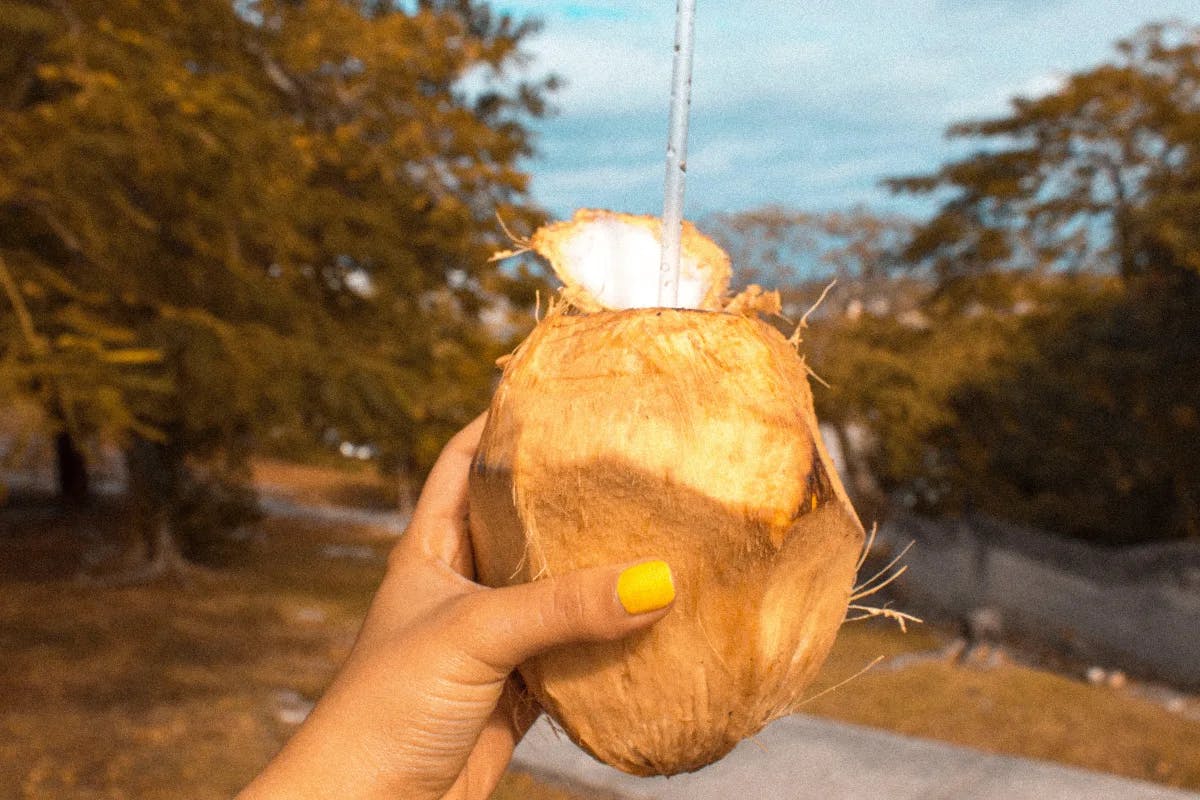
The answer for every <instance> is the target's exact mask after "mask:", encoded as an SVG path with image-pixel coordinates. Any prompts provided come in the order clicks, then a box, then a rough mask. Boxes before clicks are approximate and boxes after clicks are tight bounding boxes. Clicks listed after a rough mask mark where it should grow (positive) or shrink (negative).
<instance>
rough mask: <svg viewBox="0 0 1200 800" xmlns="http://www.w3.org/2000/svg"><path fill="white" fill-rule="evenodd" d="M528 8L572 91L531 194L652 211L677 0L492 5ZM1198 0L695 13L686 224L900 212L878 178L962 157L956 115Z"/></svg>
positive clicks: (558, 208) (551, 126)
mask: <svg viewBox="0 0 1200 800" xmlns="http://www.w3.org/2000/svg"><path fill="white" fill-rule="evenodd" d="M497 5H499V6H500V7H502V8H507V9H513V10H517V11H520V12H523V13H533V14H539V15H542V16H543V17H545V19H546V22H547V24H546V28H545V30H544V31H543V33H542V34H541V35H540V36H539V37H538V39H537V40H536V42H535V46H534V50H535V52H536V54H537V56H538V61H537V63H536V66H535V68H536V69H539V70H548V71H554V72H556V73H559V74H561V75H562V76H563V77H564V78H565V79H566V80H567V81H568V83H569V85H568V88H567V89H566V90H565V91H564V92H563V93H562V94H561V95H560V96H559V97H558V98H557V104H558V105H559V107H560V108H561V109H562V113H561V115H560V116H559V117H557V118H555V119H551V120H549V121H547V122H545V123H544V124H542V125H540V126H539V127H540V130H541V131H542V139H541V149H542V151H543V152H544V154H545V155H544V158H542V159H539V160H536V161H533V162H530V164H529V165H528V166H529V168H530V169H531V170H532V171H533V173H534V191H535V194H536V197H537V199H538V200H539V201H540V202H542V203H544V204H545V205H547V206H548V207H550V208H551V210H553V211H554V212H555V213H557V214H560V215H565V214H569V213H570V211H571V209H573V208H575V207H578V206H583V205H600V206H605V207H612V208H623V209H626V210H634V211H654V210H656V209H657V208H658V207H659V205H660V203H661V200H660V197H659V196H660V193H661V191H662V172H663V166H662V157H663V148H664V146H665V140H666V112H667V103H668V101H669V95H670V91H669V80H670V70H671V43H672V40H673V36H674V20H673V12H674V3H669V2H666V1H665V0H663V2H660V3H654V4H648V3H645V2H634V0H571V1H569V2H568V1H567V0H544V1H543V2H534V0H507V1H505V0H499V1H498V2H497ZM1172 15H1174V16H1180V17H1185V18H1189V17H1190V19H1192V20H1193V21H1200V20H1197V17H1198V16H1200V13H1198V9H1197V7H1196V5H1195V0H1045V2H1041V3H1035V2H1033V0H856V2H854V3H844V2H838V1H837V0H813V2H810V3H805V4H796V3H781V2H778V1H777V0H742V2H731V3H726V4H723V5H712V4H701V5H700V7H699V9H698V11H697V23H696V26H697V27H696V33H697V42H696V63H695V75H694V78H695V82H694V88H693V92H694V103H693V114H692V136H691V141H690V143H689V151H690V153H689V155H690V157H689V172H688V208H689V213H703V212H704V211H709V210H723V209H735V208H743V207H748V206H753V205H759V204H764V203H772V202H780V203H789V204H793V205H819V206H825V207H830V206H836V205H847V204H850V203H853V202H859V201H871V202H877V203H884V204H895V203H897V202H900V203H908V204H909V205H910V206H912V205H914V201H911V200H902V201H896V200H894V199H891V198H889V197H888V195H887V194H886V193H885V192H884V191H883V190H881V189H879V188H878V182H879V180H880V179H882V178H884V177H888V176H893V175H898V174H909V173H914V172H921V171H928V170H932V169H934V168H936V167H937V166H938V164H939V163H941V162H943V161H944V160H946V159H948V158H951V157H953V156H954V155H955V154H957V153H961V152H962V147H963V145H962V144H961V143H953V142H951V143H947V142H946V141H945V140H944V138H943V135H942V134H943V131H944V130H945V128H946V127H947V126H948V125H949V124H950V123H952V122H956V121H959V120H962V119H966V118H974V117H980V116H991V115H996V114H1001V113H1004V111H1005V110H1006V109H1007V107H1008V100H1009V98H1011V97H1012V96H1014V95H1026V96H1037V95H1039V94H1044V93H1046V92H1049V91H1053V90H1054V89H1055V88H1057V86H1058V85H1059V81H1061V80H1062V79H1063V76H1065V75H1067V74H1069V73H1070V72H1072V71H1076V70H1079V69H1081V68H1086V67H1089V66H1091V65H1094V64H1096V63H1099V62H1100V61H1102V60H1105V59H1108V58H1111V56H1112V52H1113V51H1112V47H1111V45H1112V43H1113V42H1114V41H1115V40H1116V39H1117V38H1120V37H1122V36H1126V35H1129V34H1131V33H1132V32H1133V31H1134V30H1135V29H1136V28H1137V27H1138V26H1139V25H1140V24H1142V23H1144V22H1147V21H1150V20H1152V19H1163V18H1167V17H1170V16H1172Z"/></svg>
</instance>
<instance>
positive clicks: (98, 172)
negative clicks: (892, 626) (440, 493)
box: [0, 0, 552, 495]
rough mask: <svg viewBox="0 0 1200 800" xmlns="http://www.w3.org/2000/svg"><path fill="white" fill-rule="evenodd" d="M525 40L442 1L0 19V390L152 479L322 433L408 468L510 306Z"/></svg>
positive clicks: (28, 13) (524, 203) (114, 1)
mask: <svg viewBox="0 0 1200 800" xmlns="http://www.w3.org/2000/svg"><path fill="white" fill-rule="evenodd" d="M533 31H534V28H533V26H532V25H530V24H529V23H524V22H517V21H515V20H513V19H512V18H511V17H509V16H508V15H504V14H497V13H494V12H493V11H492V10H491V9H490V7H489V6H488V5H487V4H486V3H481V2H471V1H470V0H454V1H451V0H430V1H428V2H420V3H417V4H415V6H412V7H407V8H405V7H400V6H397V5H396V4H392V3H379V2H368V1H367V0H259V1H254V0H240V1H239V2H230V1H229V0H194V2H189V3H180V2H148V0H111V1H106V2H99V1H98V0H70V1H69V2H68V0H59V1H58V2H49V3H46V2H32V1H28V2H27V1H25V0H0V36H3V37H4V39H5V41H6V47H5V48H4V51H3V54H2V55H0V87H3V88H2V89H0V259H2V263H3V265H5V268H6V272H7V273H8V274H9V275H10V276H11V281H10V283H11V284H12V285H13V287H14V288H13V289H12V291H10V292H9V294H10V297H9V302H8V303H7V304H6V305H7V307H8V308H12V309H13V310H14V311H15V310H16V309H17V308H18V307H20V306H23V307H24V308H25V310H26V314H25V318H26V319H27V320H28V321H29V324H25V323H24V322H22V321H21V319H22V317H21V315H20V314H16V313H14V314H12V315H10V314H7V313H5V314H3V315H0V388H5V389H6V390H7V391H9V392H14V391H19V392H23V393H37V394H38V395H39V396H40V397H41V398H42V400H43V404H44V407H45V408H46V410H47V413H48V417H47V418H48V420H49V423H48V424H49V425H50V426H51V427H52V428H54V429H57V430H66V431H70V432H71V433H73V434H76V435H77V436H79V437H81V438H85V437H88V436H92V435H94V434H97V433H100V434H104V435H106V436H110V437H116V438H118V439H119V440H121V441H123V442H125V443H126V444H130V445H132V443H134V442H135V441H142V442H146V443H150V444H152V445H153V446H155V447H157V448H158V449H159V451H160V452H159V458H158V459H157V461H155V462H154V463H156V464H157V465H158V468H161V469H166V470H168V471H171V472H173V473H177V474H179V475H182V474H183V473H182V472H180V471H181V470H182V471H185V472H188V475H192V476H194V475H196V474H199V472H203V471H202V470H201V471H199V472H198V471H197V470H196V469H190V471H189V470H188V466H189V465H195V464H197V463H200V462H205V463H208V464H209V465H210V467H211V468H212V469H216V468H217V466H215V465H220V467H221V469H224V470H226V471H227V472H228V471H229V470H232V471H234V472H236V470H237V468H238V465H240V464H241V463H242V461H243V459H244V456H245V455H246V453H247V452H248V450H249V449H250V448H251V447H253V446H256V445H257V444H260V443H261V442H263V441H265V440H271V439H274V440H277V441H290V442H304V441H313V440H316V439H319V437H321V436H322V435H325V434H327V433H331V432H333V431H335V430H336V435H337V436H339V437H341V438H345V439H351V440H355V441H360V442H362V441H370V442H374V443H377V444H378V445H379V446H381V447H382V448H384V449H385V450H386V451H388V452H387V455H388V456H389V458H390V459H391V461H392V462H393V463H399V464H402V465H405V466H408V467H410V468H413V469H420V468H421V467H423V466H424V465H427V464H429V463H430V460H431V458H432V457H433V455H434V454H435V453H436V450H437V447H438V444H439V443H440V441H441V440H442V439H443V438H444V437H445V436H446V434H447V433H448V432H449V431H450V430H452V429H453V428H454V427H455V426H457V425H459V424H461V423H462V422H463V421H465V420H466V419H468V418H469V417H470V416H471V415H473V414H474V413H477V411H478V409H479V408H481V407H482V404H483V402H484V400H485V398H486V393H487V391H488V388H489V385H490V380H491V371H490V360H491V358H492V357H494V355H495V354H497V352H498V351H499V350H500V348H501V347H502V346H503V343H502V342H497V337H496V336H495V335H494V329H493V326H489V325H488V324H485V323H484V322H482V321H481V318H484V317H487V316H488V315H489V314H491V315H493V317H495V316H496V315H501V314H502V313H503V311H504V308H505V306H504V303H503V302H502V300H503V298H506V297H508V298H511V299H517V300H523V299H524V294H525V292H526V288H525V287H524V285H523V284H521V283H520V282H518V281H515V280H513V279H512V278H511V277H510V276H508V275H506V274H505V273H503V272H500V271H498V270H497V269H495V268H494V267H491V266H489V265H488V263H487V256H488V255H489V254H490V253H491V252H492V251H493V250H494V249H498V248H499V247H500V246H501V245H502V244H503V242H504V239H503V233H502V231H501V229H500V226H499V225H498V223H497V222H496V217H497V216H500V217H501V218H503V219H504V220H505V222H506V223H507V224H508V225H509V226H510V227H512V228H515V229H516V230H518V231H521V230H528V229H530V228H531V227H532V225H533V224H534V223H535V222H536V221H537V220H538V219H539V214H538V211H537V210H536V209H535V208H534V207H532V206H531V205H530V203H529V201H528V195H527V188H528V186H527V177H526V175H525V174H524V173H523V172H522V171H521V169H520V164H519V162H520V159H521V158H523V157H525V156H527V155H529V154H530V152H531V134H530V131H529V128H528V122H529V120H531V119H533V118H535V117H537V116H538V115H541V114H542V113H544V112H545V95H546V92H547V90H549V89H551V88H552V82H546V81H538V82H526V81H524V80H523V79H522V78H521V74H522V73H521V70H520V67H521V64H522V63H523V54H522V47H523V44H524V42H525V40H526V39H527V37H528V36H529V35H530V34H531V33H532V32H533ZM9 43H11V44H9ZM14 292H15V295H14V294H13V293H14ZM143 461H144V460H143ZM185 477H186V476H185ZM189 480H190V479H189ZM181 481H183V478H180V479H179V480H176V481H174V482H173V483H172V484H171V485H170V486H168V487H167V488H168V495H170V494H174V495H179V494H180V493H181V492H182V491H183V489H182V488H181V486H182V483H181ZM183 482H184V483H186V481H183ZM160 488H161V487H160Z"/></svg>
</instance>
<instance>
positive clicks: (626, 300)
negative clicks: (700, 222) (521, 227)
mask: <svg viewBox="0 0 1200 800" xmlns="http://www.w3.org/2000/svg"><path fill="white" fill-rule="evenodd" d="M529 244H530V247H531V248H532V249H533V250H534V251H536V252H537V253H538V254H539V255H541V256H542V257H543V258H545V259H546V260H547V261H549V262H550V266H551V267H552V268H553V269H554V272H555V274H556V275H558V277H559V279H560V280H561V281H562V282H563V284H565V287H566V288H565V289H564V291H563V295H564V297H565V298H566V299H567V301H568V302H570V303H571V304H572V305H573V306H575V307H577V308H578V309H579V310H581V311H585V312H593V311H604V310H613V311H618V310H623V309H630V308H653V307H655V306H658V305H659V302H658V284H659V269H660V265H661V261H662V223H661V221H660V220H659V219H658V218H657V217H651V216H637V215H633V214H618V213H616V212H613V211H602V210H594V209H582V210H580V211H577V212H576V213H575V216H574V217H573V218H572V219H571V220H570V221H568V222H556V223H553V224H551V225H546V226H544V227H542V228H540V229H538V231H537V232H536V233H535V234H534V235H533V238H532V239H531V240H530V243H529ZM729 276H730V266H729V256H727V255H726V254H725V252H724V251H723V250H722V249H721V248H720V247H718V246H717V244H716V243H715V242H714V241H713V240H711V239H709V238H708V237H707V236H705V235H704V234H702V233H700V232H699V231H698V230H696V227H695V226H694V225H692V224H691V223H690V222H685V223H684V224H683V237H682V241H681V246H680V256H679V305H678V306H677V307H678V308H692V309H700V310H707V311H720V310H723V309H724V306H725V293H726V291H727V290H728V288H729Z"/></svg>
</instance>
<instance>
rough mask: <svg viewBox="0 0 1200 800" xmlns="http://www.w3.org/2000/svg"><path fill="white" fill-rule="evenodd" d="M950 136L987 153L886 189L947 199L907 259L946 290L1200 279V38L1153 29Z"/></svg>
mask: <svg viewBox="0 0 1200 800" xmlns="http://www.w3.org/2000/svg"><path fill="white" fill-rule="evenodd" d="M949 134H950V135H951V136H952V137H957V138H970V139H976V140H983V142H984V143H985V144H984V146H983V147H982V148H981V149H980V150H979V151H977V152H976V153H975V154H973V155H971V156H969V157H967V158H965V159H962V160H960V161H955V162H952V163H950V164H947V165H946V166H944V167H942V168H941V169H940V170H938V171H937V172H935V173H933V174H931V175H922V176H914V177H909V178H901V179H897V180H893V181H891V182H890V185H891V186H892V188H894V189H896V190H899V191H907V192H917V193H933V192H945V193H948V194H949V195H950V197H949V199H948V200H947V201H946V202H945V203H944V204H943V205H942V206H941V208H940V210H939V211H938V213H937V214H936V215H935V216H934V218H933V219H932V220H931V221H930V222H928V223H927V224H925V225H923V226H921V228H920V229H919V231H918V232H917V235H916V236H915V237H914V238H913V239H912V241H911V242H910V244H909V246H908V248H907V250H906V252H905V255H906V257H907V258H908V260H910V261H913V262H925V263H928V264H930V265H931V266H932V267H933V268H934V269H935V271H936V272H937V274H938V275H939V276H941V278H942V279H943V281H951V280H953V279H956V278H962V277H971V276H978V275H981V274H984V273H986V272H988V271H989V270H993V269H995V268H997V267H1010V268H1011V267H1016V268H1021V269H1048V268H1058V269H1063V268H1066V269H1080V268H1085V267H1100V268H1104V269H1112V270H1115V271H1116V272H1118V273H1119V274H1120V275H1122V276H1124V277H1125V278H1127V279H1129V278H1134V277H1136V276H1144V275H1147V274H1151V273H1160V274H1168V273H1171V272H1174V271H1179V270H1189V271H1192V272H1193V273H1195V272H1198V271H1200V264H1198V263H1197V262H1196V253H1197V252H1198V251H1200V250H1198V248H1197V244H1198V241H1197V239H1196V233H1195V231H1196V225H1195V220H1196V219H1197V213H1198V212H1200V148H1198V147H1197V144H1196V143H1197V141H1198V139H1200V28H1189V27H1185V26H1183V25H1182V24H1153V25H1148V26H1146V27H1144V28H1142V29H1141V30H1140V31H1138V32H1137V34H1136V35H1134V36H1133V37H1131V38H1129V39H1127V40H1123V41H1121V42H1119V43H1118V45H1117V59H1116V60H1115V62H1114V63H1107V64H1102V65H1100V66H1098V67H1096V68H1094V69H1090V70H1086V71H1083V72H1079V73H1076V74H1073V75H1071V76H1069V77H1068V78H1067V79H1066V80H1065V82H1064V84H1063V85H1062V87H1061V88H1060V89H1058V90H1057V91H1054V92H1051V93H1049V94H1047V95H1045V96H1043V97H1038V98H1034V99H1028V98H1015V99H1014V100H1013V101H1012V111H1011V113H1009V114H1008V115H1006V116H1003V117H999V118H996V119H988V120H982V121H971V122H963V123H960V124H958V125H955V126H953V127H952V128H951V129H950V131H949Z"/></svg>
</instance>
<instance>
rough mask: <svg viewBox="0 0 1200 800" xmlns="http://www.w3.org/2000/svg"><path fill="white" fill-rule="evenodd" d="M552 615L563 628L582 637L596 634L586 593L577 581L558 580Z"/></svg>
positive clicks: (594, 622) (595, 626)
mask: <svg viewBox="0 0 1200 800" xmlns="http://www.w3.org/2000/svg"><path fill="white" fill-rule="evenodd" d="M553 604H554V614H555V616H556V617H558V619H559V621H560V623H561V625H562V627H563V628H565V629H567V630H570V631H573V632H575V633H578V634H582V635H592V634H595V633H597V632H598V630H597V629H598V628H599V627H600V626H599V625H597V624H596V620H595V614H594V613H592V604H591V603H590V602H589V597H588V594H587V591H586V589H585V587H584V585H583V583H582V581H578V580H560V581H558V582H557V583H556V584H555V586H554V592H553Z"/></svg>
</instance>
